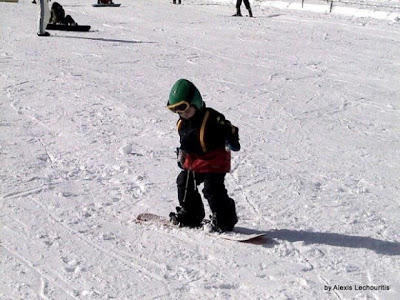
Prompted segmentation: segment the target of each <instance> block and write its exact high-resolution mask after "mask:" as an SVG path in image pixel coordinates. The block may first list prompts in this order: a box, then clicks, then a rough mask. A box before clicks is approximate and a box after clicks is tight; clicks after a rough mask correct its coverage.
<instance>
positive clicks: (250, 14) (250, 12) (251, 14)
mask: <svg viewBox="0 0 400 300" xmlns="http://www.w3.org/2000/svg"><path fill="white" fill-rule="evenodd" d="M249 17H250V18H252V17H253V12H252V11H251V9H249Z"/></svg>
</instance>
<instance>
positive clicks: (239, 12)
mask: <svg viewBox="0 0 400 300" xmlns="http://www.w3.org/2000/svg"><path fill="white" fill-rule="evenodd" d="M241 16H242V13H241V11H240V8H238V9H237V10H236V14H234V15H232V17H241Z"/></svg>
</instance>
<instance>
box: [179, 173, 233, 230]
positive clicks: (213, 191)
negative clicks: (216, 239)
mask: <svg viewBox="0 0 400 300" xmlns="http://www.w3.org/2000/svg"><path fill="white" fill-rule="evenodd" d="M225 175H226V174H225V173H193V172H191V171H186V170H184V171H182V172H181V173H180V174H179V175H178V178H177V186H178V200H179V204H180V206H181V207H182V208H183V209H184V211H185V214H187V216H185V219H186V217H187V219H188V223H189V224H190V223H192V224H196V223H197V224H200V223H201V221H202V220H203V218H204V217H205V211H204V205H203V202H202V199H201V196H200V194H199V192H198V190H197V186H198V185H200V184H201V183H204V187H203V195H204V198H205V199H207V201H208V205H209V206H210V210H211V212H212V214H213V218H214V221H215V222H216V225H217V226H218V227H220V228H222V229H223V230H232V229H233V226H234V225H235V224H236V222H237V215H236V207H235V202H234V201H233V199H231V198H229V196H228V192H227V190H226V188H225V183H224V180H225Z"/></svg>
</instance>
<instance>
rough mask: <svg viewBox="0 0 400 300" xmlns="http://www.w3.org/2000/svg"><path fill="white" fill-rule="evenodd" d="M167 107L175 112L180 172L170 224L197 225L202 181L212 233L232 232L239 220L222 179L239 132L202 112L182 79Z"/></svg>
mask: <svg viewBox="0 0 400 300" xmlns="http://www.w3.org/2000/svg"><path fill="white" fill-rule="evenodd" d="M167 107H168V108H169V109H170V110H171V111H172V112H175V113H178V114H179V120H178V122H177V129H178V133H179V136H180V147H179V148H178V149H177V156H178V165H179V166H180V167H181V168H182V169H183V170H182V171H181V173H180V174H179V175H178V177H177V181H176V182H177V187H178V200H179V205H180V206H179V207H177V208H176V212H171V213H170V219H171V222H173V223H175V224H179V225H180V226H188V227H198V226H201V224H202V221H203V219H204V217H205V211H204V205H203V202H202V199H201V196H200V194H199V192H198V190H197V186H198V185H199V184H201V183H204V188H203V195H204V197H205V198H206V199H207V201H208V204H209V206H210V209H211V212H212V216H211V226H212V230H214V231H218V232H224V231H231V230H232V229H233V227H234V226H235V224H236V223H237V221H238V219H237V215H236V208H235V202H234V201H233V199H231V198H230V197H229V196H228V193H227V190H226V188H225V184H224V179H225V175H226V173H227V172H229V171H230V163H231V154H230V151H229V150H232V151H239V150H240V143H239V129H238V128H237V127H235V126H233V125H232V124H231V122H230V121H228V120H226V119H225V117H224V115H222V114H221V113H219V112H218V111H216V110H214V109H212V108H207V107H206V105H205V103H204V101H203V99H202V97H201V95H200V92H199V90H198V89H197V88H196V86H195V85H194V84H193V83H192V82H190V81H188V80H186V79H179V80H178V81H177V82H176V83H175V84H174V86H173V87H172V89H171V92H170V95H169V100H168V103H167Z"/></svg>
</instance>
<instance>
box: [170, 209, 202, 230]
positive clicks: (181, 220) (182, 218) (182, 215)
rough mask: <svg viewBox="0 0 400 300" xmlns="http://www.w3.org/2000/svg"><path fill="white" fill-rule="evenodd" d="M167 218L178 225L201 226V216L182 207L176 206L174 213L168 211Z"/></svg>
mask: <svg viewBox="0 0 400 300" xmlns="http://www.w3.org/2000/svg"><path fill="white" fill-rule="evenodd" d="M169 220H170V221H171V223H172V224H174V225H179V227H201V221H202V220H203V216H201V215H195V214H190V213H188V212H187V211H186V210H185V209H184V208H182V207H180V206H178V207H177V208H176V213H174V212H170V213H169Z"/></svg>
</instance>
